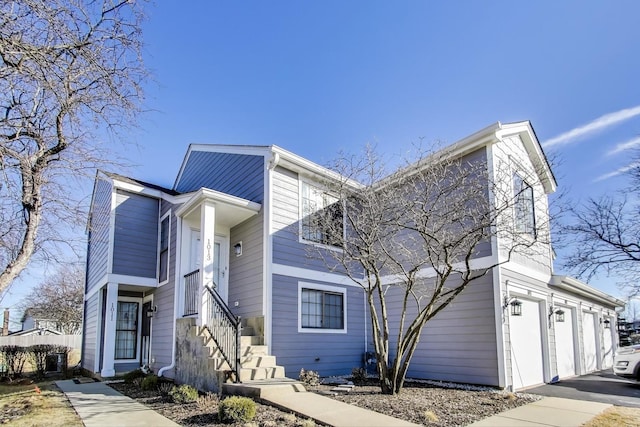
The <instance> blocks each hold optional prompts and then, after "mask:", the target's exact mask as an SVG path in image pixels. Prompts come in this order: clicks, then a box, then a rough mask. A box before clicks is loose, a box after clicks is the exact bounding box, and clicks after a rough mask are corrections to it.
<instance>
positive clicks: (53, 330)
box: [13, 309, 62, 335]
mask: <svg viewBox="0 0 640 427" xmlns="http://www.w3.org/2000/svg"><path fill="white" fill-rule="evenodd" d="M20 323H21V324H22V329H21V330H20V331H18V332H15V333H14V334H13V335H18V334H20V335H31V334H36V335H51V334H55V335H60V334H62V332H60V328H59V326H58V324H57V322H56V321H55V320H51V319H45V318H42V317H41V316H34V314H33V312H32V311H31V310H30V309H26V310H25V311H24V314H23V315H22V318H21V319H20Z"/></svg>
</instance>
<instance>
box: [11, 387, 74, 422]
mask: <svg viewBox="0 0 640 427" xmlns="http://www.w3.org/2000/svg"><path fill="white" fill-rule="evenodd" d="M0 424H4V425H8V426H15V427H27V426H29V427H31V426H52V427H63V426H71V427H80V426H82V425H83V424H82V421H81V420H80V418H79V417H78V415H77V414H76V412H75V411H74V410H73V408H72V407H71V405H70V404H69V401H68V400H67V399H66V397H65V396H64V394H63V393H62V392H61V391H60V390H59V389H58V388H57V387H56V385H55V384H54V382H53V381H43V382H39V383H29V381H23V382H22V383H20V384H2V385H0Z"/></svg>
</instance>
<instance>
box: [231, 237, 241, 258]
mask: <svg viewBox="0 0 640 427" xmlns="http://www.w3.org/2000/svg"><path fill="white" fill-rule="evenodd" d="M233 253H234V254H236V256H240V255H242V240H240V241H239V242H238V243H236V244H235V245H233Z"/></svg>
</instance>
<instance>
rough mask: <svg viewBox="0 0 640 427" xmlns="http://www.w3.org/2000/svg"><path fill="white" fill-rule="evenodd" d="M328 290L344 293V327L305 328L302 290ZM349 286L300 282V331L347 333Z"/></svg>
mask: <svg viewBox="0 0 640 427" xmlns="http://www.w3.org/2000/svg"><path fill="white" fill-rule="evenodd" d="M303 289H309V290H312V291H326V292H332V293H336V294H341V295H342V322H343V325H344V327H343V328H342V329H325V328H303V327H302V290H303ZM347 319H348V316H347V288H344V287H337V286H329V285H319V284H317V283H309V282H298V332H299V333H302V334H346V333H347Z"/></svg>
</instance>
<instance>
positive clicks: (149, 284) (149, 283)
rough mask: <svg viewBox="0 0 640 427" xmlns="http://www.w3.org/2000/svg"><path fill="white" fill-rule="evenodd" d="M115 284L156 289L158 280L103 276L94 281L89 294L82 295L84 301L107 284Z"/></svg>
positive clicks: (123, 275) (113, 275)
mask: <svg viewBox="0 0 640 427" xmlns="http://www.w3.org/2000/svg"><path fill="white" fill-rule="evenodd" d="M109 282H112V283H117V284H118V285H129V286H140V287H143V288H157V287H158V279H156V278H155V277H140V276H128V275H125V274H105V275H104V276H102V277H101V278H100V280H98V281H96V285H94V286H93V287H92V288H91V289H90V290H89V292H87V293H86V294H84V297H85V299H88V298H91V297H92V296H93V295H94V294H95V293H96V292H98V291H100V290H101V289H102V288H103V287H104V286H105V285H106V284H107V283H109Z"/></svg>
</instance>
